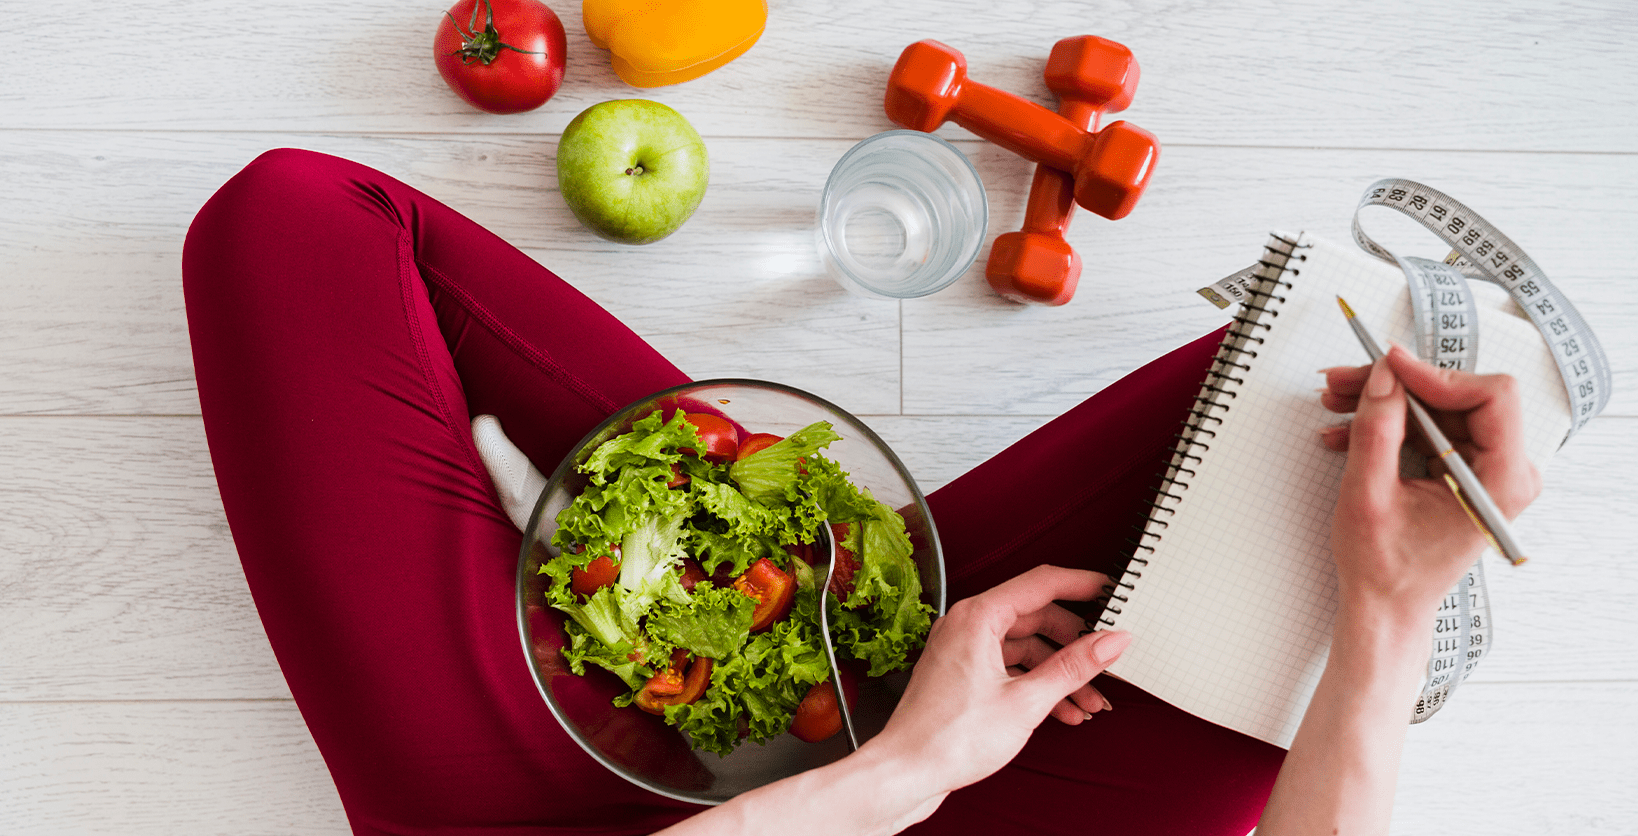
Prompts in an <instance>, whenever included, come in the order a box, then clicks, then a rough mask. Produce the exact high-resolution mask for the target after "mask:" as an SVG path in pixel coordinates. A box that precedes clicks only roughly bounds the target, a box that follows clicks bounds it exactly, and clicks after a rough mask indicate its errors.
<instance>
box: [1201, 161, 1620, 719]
mask: <svg viewBox="0 0 1638 836" xmlns="http://www.w3.org/2000/svg"><path fill="white" fill-rule="evenodd" d="M1370 206H1386V207H1389V208H1391V209H1396V210H1398V211H1399V212H1402V213H1404V214H1405V215H1407V216H1409V217H1411V218H1412V219H1414V220H1416V221H1417V222H1418V223H1420V224H1422V226H1423V227H1425V228H1427V229H1428V230H1430V231H1432V232H1433V233H1434V234H1435V235H1438V236H1439V238H1440V239H1441V240H1443V241H1444V242H1445V243H1446V244H1448V245H1449V246H1450V247H1451V252H1450V254H1449V255H1448V256H1446V257H1445V260H1444V261H1430V260H1428V259H1425V258H1414V257H1401V256H1398V255H1395V254H1394V253H1392V252H1390V251H1389V250H1388V249H1387V248H1386V247H1383V246H1382V245H1380V244H1378V243H1376V242H1375V241H1373V240H1371V238H1370V236H1368V235H1366V234H1365V231H1364V229H1363V227H1362V226H1361V225H1360V220H1359V219H1360V213H1361V212H1362V211H1364V210H1365V209H1366V208H1367V207H1370ZM1353 235H1354V242H1355V243H1357V244H1359V246H1360V247H1361V248H1362V249H1364V250H1365V251H1366V252H1368V253H1370V254H1371V255H1374V256H1376V257H1377V258H1380V259H1382V260H1383V261H1387V262H1388V263H1390V264H1394V265H1397V266H1398V267H1399V268H1400V270H1401V271H1402V272H1404V274H1405V280H1406V281H1407V282H1408V283H1409V284H1410V288H1411V315H1412V317H1413V319H1414V320H1415V326H1416V350H1417V353H1418V354H1419V355H1420V356H1421V357H1422V359H1423V360H1426V361H1428V362H1429V363H1432V364H1433V365H1435V366H1437V367H1439V368H1442V369H1462V370H1465V371H1473V370H1474V368H1475V364H1476V362H1477V358H1478V354H1479V318H1478V309H1477V306H1476V304H1475V301H1474V295H1473V290H1472V288H1471V287H1470V286H1469V284H1468V281H1467V280H1468V279H1469V278H1477V279H1482V280H1484V281H1488V282H1491V283H1492V284H1496V285H1499V286H1501V287H1502V288H1503V289H1505V290H1506V291H1507V293H1508V295H1509V296H1511V297H1512V299H1513V301H1514V302H1515V303H1516V304H1517V305H1518V306H1519V308H1520V309H1521V310H1522V311H1524V314H1525V316H1527V317H1529V319H1530V321H1531V322H1532V323H1534V324H1535V326H1536V330H1538V331H1540V332H1541V336H1542V338H1543V339H1545V340H1546V342H1547V346H1548V348H1549V350H1550V351H1551V352H1552V355H1553V362H1554V363H1555V364H1557V366H1558V373H1559V376H1560V377H1561V378H1562V379H1563V381H1564V388H1565V390H1566V391H1567V392H1568V394H1569V396H1570V417H1571V422H1570V429H1569V431H1568V432H1567V433H1566V434H1565V436H1564V440H1565V441H1568V440H1569V439H1570V437H1571V436H1573V435H1575V433H1576V432H1578V431H1579V430H1580V429H1581V428H1582V427H1584V426H1586V425H1587V422H1588V421H1591V420H1592V419H1593V417H1594V416H1596V415H1598V413H1599V412H1602V411H1603V409H1604V407H1605V405H1607V404H1608V403H1609V399H1610V393H1611V389H1612V386H1611V372H1610V363H1609V357H1608V356H1607V355H1606V354H1605V353H1604V348H1603V346H1602V345H1600V344H1599V342H1598V338H1597V337H1595V336H1594V335H1593V332H1592V329H1591V328H1589V327H1587V323H1586V320H1584V319H1582V317H1581V313H1580V312H1579V311H1577V310H1576V309H1575V306H1574V305H1572V304H1570V300H1569V299H1568V298H1567V297H1565V296H1564V294H1563V293H1561V292H1560V291H1559V289H1558V288H1557V287H1555V286H1554V285H1553V283H1552V282H1550V281H1548V280H1547V276H1546V274H1544V273H1542V271H1541V268H1540V267H1538V266H1536V263H1535V261H1533V260H1531V258H1530V257H1529V256H1528V255H1525V253H1524V250H1523V249H1520V248H1519V246H1518V245H1517V244H1515V243H1513V241H1512V239H1510V238H1508V237H1507V236H1506V235H1503V234H1502V233H1501V231H1500V230H1498V229H1496V227H1495V226H1493V225H1492V224H1491V223H1490V222H1488V221H1486V220H1485V219H1484V218H1482V217H1480V216H1479V214H1478V213H1477V212H1474V211H1473V210H1472V209H1469V208H1468V207H1467V206H1465V205H1463V204H1462V203H1461V202H1460V201H1458V200H1456V199H1455V198H1452V197H1450V196H1449V195H1447V194H1445V193H1443V192H1441V191H1439V190H1437V189H1434V188H1430V187H1428V186H1424V185H1422V184H1421V183H1417V182H1415V181H1412V180H1402V179H1397V178H1390V179H1385V180H1378V181H1377V182H1375V183H1372V184H1371V186H1370V188H1368V189H1366V190H1365V195H1364V196H1363V197H1362V198H1360V201H1359V205H1358V206H1357V207H1355V209H1354V219H1353ZM1258 269H1260V265H1253V266H1251V267H1248V268H1246V269H1244V270H1241V271H1239V272H1238V273H1235V274H1233V275H1231V276H1228V277H1227V278H1224V279H1222V280H1221V281H1218V282H1217V283H1215V284H1213V285H1211V286H1210V287H1204V288H1201V289H1200V295H1202V296H1204V297H1206V298H1207V299H1209V300H1211V302H1212V304H1214V305H1216V306H1217V307H1219V308H1227V307H1228V306H1229V305H1231V304H1234V303H1235V302H1244V301H1246V300H1247V299H1249V298H1250V297H1251V287H1252V285H1253V283H1255V282H1256V276H1255V275H1254V274H1255V272H1256V271H1257V270H1258ZM1494 629H1495V628H1494V625H1493V624H1492V621H1491V617H1490V594H1489V589H1488V588H1487V587H1486V585H1485V578H1484V565H1483V563H1482V561H1481V562H1479V563H1475V564H1473V568H1471V569H1469V570H1468V571H1467V573H1466V574H1465V575H1463V576H1462V578H1461V580H1459V581H1458V582H1457V583H1456V587H1455V588H1454V589H1452V590H1451V591H1450V592H1449V593H1448V594H1446V595H1445V598H1444V600H1443V601H1441V602H1440V605H1439V611H1438V612H1437V613H1436V614H1435V620H1434V628H1433V655H1432V657H1431V658H1430V659H1429V660H1428V670H1427V676H1426V678H1425V679H1424V682H1423V686H1422V693H1421V694H1420V696H1419V697H1418V698H1417V701H1416V708H1415V710H1414V712H1413V713H1412V715H1411V722H1412V723H1420V722H1422V721H1424V720H1426V719H1428V718H1429V717H1432V716H1433V715H1434V714H1435V713H1436V712H1438V710H1439V709H1440V708H1442V707H1443V706H1444V705H1445V703H1447V702H1449V701H1450V697H1451V694H1453V693H1455V691H1456V687H1457V686H1458V685H1460V684H1461V683H1462V682H1463V681H1465V680H1466V679H1467V676H1468V674H1470V673H1472V672H1473V669H1474V668H1475V667H1476V666H1477V665H1478V663H1479V659H1480V658H1482V657H1483V656H1484V655H1485V654H1486V653H1488V652H1489V649H1490V647H1491V646H1492V645H1493V643H1494V635H1495V634H1494Z"/></svg>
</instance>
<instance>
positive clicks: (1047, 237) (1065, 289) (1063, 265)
mask: <svg viewBox="0 0 1638 836" xmlns="http://www.w3.org/2000/svg"><path fill="white" fill-rule="evenodd" d="M1044 75H1045V77H1046V85H1047V89H1049V90H1051V91H1052V92H1053V93H1055V94H1057V96H1058V102H1059V103H1058V115H1059V116H1062V117H1064V118H1065V119H1066V120H1068V121H1069V122H1070V123H1072V124H1074V125H1075V126H1076V127H1081V128H1085V129H1086V130H1088V131H1090V132H1092V133H1096V132H1097V131H1098V123H1099V121H1100V120H1101V119H1102V118H1103V115H1104V114H1105V113H1118V112H1120V111H1122V110H1125V109H1126V108H1127V107H1128V106H1129V105H1130V104H1131V103H1132V97H1133V95H1134V94H1135V93H1136V92H1137V84H1138V76H1139V69H1138V63H1137V59H1136V58H1135V57H1134V56H1133V55H1132V51H1131V50H1130V49H1127V48H1126V47H1125V46H1124V45H1122V44H1119V43H1116V42H1114V41H1111V40H1109V39H1107V38H1100V37H1097V36H1095V35H1080V36H1077V37H1073V38H1065V39H1063V40H1061V41H1059V42H1058V43H1056V44H1054V45H1053V47H1052V53H1051V55H1050V56H1049V57H1048V58H1047V64H1046V72H1045V73H1044ZM1111 127H1113V126H1111ZM1074 188H1075V180H1074V178H1073V177H1072V176H1071V175H1070V174H1067V173H1065V172H1062V171H1059V170H1058V169H1055V168H1052V167H1051V166H1047V165H1043V164H1038V165H1037V166H1036V168H1035V180H1034V182H1033V183H1031V184H1030V189H1029V203H1028V205H1027V208H1026V209H1025V212H1024V228H1023V230H1022V231H1020V232H1008V233H1005V234H1003V235H1000V236H998V237H997V238H996V239H995V244H994V245H993V246H991V248H990V257H989V261H988V263H987V264H986V265H985V268H984V277H985V278H986V279H987V280H988V281H989V283H990V287H991V288H993V289H994V290H995V292H996V293H998V294H1000V295H1001V296H1003V297H1005V298H1007V299H1011V300H1013V301H1015V302H1032V303H1038V304H1044V305H1062V304H1064V303H1066V302H1068V301H1069V300H1070V299H1071V298H1073V297H1074V295H1075V287H1076V285H1077V283H1078V282H1079V280H1080V275H1081V258H1080V256H1079V255H1078V254H1076V252H1075V250H1074V248H1072V247H1070V246H1069V244H1068V242H1066V241H1065V240H1064V233H1065V232H1067V231H1068V229H1069V221H1070V219H1071V218H1072V217H1073V216H1074V212H1075V200H1074ZM1139 195H1141V191H1140V192H1139Z"/></svg>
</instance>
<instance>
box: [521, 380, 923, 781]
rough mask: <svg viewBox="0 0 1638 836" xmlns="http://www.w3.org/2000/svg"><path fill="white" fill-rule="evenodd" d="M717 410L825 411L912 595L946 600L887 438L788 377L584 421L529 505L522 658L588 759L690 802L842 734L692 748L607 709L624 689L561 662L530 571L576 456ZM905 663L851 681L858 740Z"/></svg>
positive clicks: (773, 777) (575, 484)
mask: <svg viewBox="0 0 1638 836" xmlns="http://www.w3.org/2000/svg"><path fill="white" fill-rule="evenodd" d="M679 407H680V408H682V409H684V410H685V411H687V412H690V413H693V412H715V413H717V414H719V415H722V416H723V417H725V418H728V419H729V420H730V421H732V422H734V423H735V424H737V425H738V426H739V428H740V432H741V438H742V439H743V438H744V437H745V436H746V435H749V434H750V433H758V432H762V433H774V434H777V435H781V436H785V435H789V434H790V433H791V432H793V431H795V430H798V429H801V428H802V427H805V426H808V425H809V424H812V423H814V422H815V421H828V422H830V423H831V425H832V426H833V429H834V430H835V432H836V433H837V434H838V435H840V436H841V440H839V441H835V442H832V443H831V444H830V446H829V447H827V448H825V450H824V451H823V452H824V455H825V456H826V457H828V458H830V459H832V460H834V461H836V462H837V463H838V464H839V465H840V466H841V468H842V469H843V470H844V471H846V472H847V473H848V474H849V476H850V478H851V481H852V482H853V483H854V484H855V485H857V486H860V487H863V488H868V489H869V490H870V492H871V493H872V494H874V495H875V498H876V499H878V500H880V501H882V502H883V503H886V504H887V505H888V506H889V507H891V508H893V509H895V510H897V511H898V512H899V513H900V514H902V515H903V516H904V518H905V524H906V528H907V531H908V533H909V535H910V540H911V543H912V545H913V546H914V548H915V551H914V554H913V555H912V560H914V561H915V563H916V566H917V568H918V569H919V570H920V573H921V582H922V601H923V602H924V603H925V604H927V605H928V606H930V607H932V608H933V610H934V612H936V613H939V614H942V613H943V612H944V606H945V590H944V572H943V568H944V565H943V556H942V553H941V551H940V548H939V541H938V533H937V531H935V529H934V527H933V520H932V516H931V514H930V513H929V511H928V508H927V500H926V498H925V497H923V496H922V493H921V491H920V489H918V488H917V487H916V483H915V481H914V480H913V479H912V478H911V477H910V473H909V472H908V471H907V470H906V469H905V467H904V464H903V463H902V462H900V461H899V458H898V456H896V455H894V453H893V451H892V450H890V449H889V448H888V447H887V445H886V443H884V442H883V441H882V440H881V438H880V437H878V436H877V435H876V433H874V432H873V431H871V429H870V428H869V427H866V426H865V425H864V424H863V423H861V422H860V421H859V419H857V418H855V417H853V416H852V415H850V414H848V413H847V412H846V411H845V410H843V409H842V408H841V407H838V406H836V405H835V404H832V403H830V402H828V401H825V400H823V399H821V398H818V397H816V396H814V395H811V394H808V393H806V392H803V391H801V390H798V389H794V388H791V387H789V386H783V385H780V384H777V383H768V382H764V381H758V380H732V379H721V380H705V381H699V382H696V383H687V384H683V385H681V386H677V387H673V388H671V389H667V390H665V391H663V392H659V393H657V394H655V395H651V396H649V397H647V398H644V399H643V400H640V401H638V402H636V403H634V404H631V405H630V406H627V407H625V408H624V409H622V410H620V411H619V412H617V413H615V414H614V415H612V416H610V417H609V418H608V419H607V420H605V421H604V422H603V423H602V424H601V425H599V426H598V427H597V428H596V429H594V430H592V432H591V433H590V434H588V435H587V436H586V438H585V439H583V440H582V441H581V443H580V445H579V446H578V447H577V448H576V450H575V452H573V453H572V454H570V455H569V456H568V457H567V458H565V459H564V461H563V462H562V463H561V464H559V465H558V466H557V469H556V470H555V471H554V472H553V473H552V474H551V476H550V478H549V479H548V481H547V483H546V488H545V490H544V491H542V493H541V496H540V499H539V501H538V502H536V504H535V510H534V514H533V516H532V517H531V518H530V521H529V526H528V529H527V531H526V532H525V533H524V537H523V548H522V549H521V552H520V554H519V557H518V576H517V588H518V627H519V631H520V633H521V635H522V639H523V650H524V655H525V658H526V659H527V660H528V663H529V667H530V669H531V671H532V673H533V675H534V678H535V684H536V685H537V686H538V687H539V689H540V693H541V696H542V697H544V698H545V700H546V705H547V706H548V707H549V708H550V710H551V712H552V714H553V715H554V716H555V717H556V718H557V720H558V722H559V723H561V724H562V725H563V728H564V729H566V730H567V731H568V732H569V735H570V736H571V737H573V738H574V739H575V741H576V742H577V743H579V744H580V746H581V747H582V748H584V749H585V750H586V752H587V753H588V754H590V755H591V756H592V757H593V758H595V759H597V760H598V761H599V762H600V763H602V764H603V765H604V766H606V767H608V768H609V769H611V770H613V771H614V772H615V773H616V774H618V775H620V776H622V777H624V778H626V779H627V780H629V781H631V782H633V783H635V784H637V785H639V786H642V787H644V788H646V789H649V790H652V791H653V792H656V793H659V794H661V795H664V796H668V797H671V798H675V799H679V800H682V801H689V802H694V803H698V804H720V803H722V802H724V801H726V800H728V799H730V798H732V797H734V796H735V795H738V794H740V793H743V792H746V791H748V790H752V789H755V788H757V787H759V786H762V785H764V784H769V783H772V782H774V781H777V780H780V779H781V778H785V777H788V776H791V775H795V774H797V773H799V772H803V771H805V770H808V769H812V768H814V767H819V766H823V765H825V764H828V763H832V762H834V761H837V760H839V759H841V758H842V757H844V756H845V755H847V754H848V741H847V735H846V734H845V733H841V734H836V735H833V736H831V737H830V738H828V739H826V740H823V741H820V742H818V743H805V742H803V741H801V740H798V739H797V738H795V737H793V736H791V735H790V734H783V735H779V736H777V737H775V738H773V739H771V740H768V741H767V742H766V743H763V744H760V745H759V744H757V743H755V742H748V741H747V742H742V743H741V744H740V745H739V746H738V748H736V749H734V750H733V752H731V753H730V754H728V755H726V756H719V755H717V754H714V753H711V752H706V751H695V750H694V749H693V748H692V747H691V745H690V743H689V741H688V739H687V738H686V736H685V735H684V734H682V733H681V732H680V731H678V730H677V729H675V728H673V727H671V726H668V725H666V724H665V722H664V720H663V719H662V718H661V717H658V716H655V715H651V714H648V713H646V712H644V711H642V710H641V709H639V708H637V707H636V706H628V707H624V708H616V707H615V706H614V705H613V702H612V701H613V700H614V698H615V697H616V696H618V695H621V694H624V693H628V692H629V689H627V688H626V686H625V684H624V683H623V682H621V680H620V679H619V678H618V677H616V676H615V675H614V674H612V673H609V672H608V671H605V670H603V669H601V668H598V667H595V666H593V665H587V666H586V668H585V674H584V675H583V676H582V675H576V674H574V673H572V672H571V671H570V670H569V666H568V664H567V662H565V660H564V658H563V655H562V652H561V650H562V648H563V647H564V646H565V644H566V643H567V640H568V639H567V635H566V634H565V632H564V621H565V619H566V618H567V616H565V615H564V614H563V613H562V612H560V611H558V610H556V609H553V608H551V607H549V606H547V605H546V603H545V597H544V595H545V588H546V584H548V583H550V580H549V579H548V578H547V577H546V576H545V575H542V574H540V573H539V569H540V566H541V564H542V563H545V562H546V561H549V560H551V558H552V557H554V556H556V554H557V549H556V548H555V547H553V546H552V545H551V540H552V535H553V534H554V533H555V532H556V531H557V516H558V514H559V512H561V511H562V510H563V509H564V508H566V507H568V505H569V503H570V502H572V501H573V500H574V498H575V497H576V496H577V495H579V493H580V492H581V490H582V489H584V487H585V484H586V478H587V477H586V476H585V475H584V474H582V473H579V472H578V471H577V470H576V469H575V468H576V465H578V464H580V463H582V462H584V461H586V459H587V457H588V456H589V455H590V453H591V451H592V450H593V449H595V448H596V447H597V446H598V445H600V444H602V443H603V442H604V441H607V440H608V439H610V438H613V437H614V436H616V435H620V434H621V433H624V432H627V431H628V430H630V429H631V425H632V423H633V422H634V421H636V420H637V419H639V418H642V417H644V416H646V415H649V414H650V413H652V412H653V411H654V410H656V409H663V410H665V413H666V414H667V415H670V414H671V413H672V412H674V411H675V410H676V409H677V408H679ZM908 680H909V671H902V672H899V673H895V674H889V675H887V676H884V677H879V678H872V679H865V680H862V681H861V682H860V683H859V690H858V696H857V700H856V702H855V704H854V708H853V719H854V724H855V727H856V729H857V731H858V735H859V739H860V742H861V743H862V742H863V741H864V740H867V739H869V738H870V737H872V736H874V735H875V734H876V733H877V732H879V731H880V730H881V729H882V727H883V726H884V725H885V724H886V722H887V718H888V716H889V715H890V714H891V713H892V711H893V708H894V706H896V705H897V704H898V699H899V695H900V694H902V693H903V690H904V686H905V684H906V683H907V682H908Z"/></svg>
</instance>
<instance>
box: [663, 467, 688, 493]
mask: <svg viewBox="0 0 1638 836" xmlns="http://www.w3.org/2000/svg"><path fill="white" fill-rule="evenodd" d="M686 484H688V474H686V473H684V472H682V466H681V465H676V464H673V465H671V481H669V482H667V483H665V486H666V487H668V488H680V487H682V486H683V485H686Z"/></svg>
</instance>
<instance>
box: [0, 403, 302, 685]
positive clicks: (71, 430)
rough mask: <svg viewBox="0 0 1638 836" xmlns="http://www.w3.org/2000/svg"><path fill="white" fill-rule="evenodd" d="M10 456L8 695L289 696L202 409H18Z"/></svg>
mask: <svg viewBox="0 0 1638 836" xmlns="http://www.w3.org/2000/svg"><path fill="white" fill-rule="evenodd" d="M0 461H4V462H5V463H6V465H5V467H4V468H3V469H0V601H3V604H0V701H4V700H21V699H28V700H122V699H153V698H168V699H222V698H288V697H289V696H290V691H289V689H288V688H287V687H286V686H285V684H284V677H283V676H282V675H281V674H280V673H279V669H278V664H277V663H276V662H275V661H274V659H273V650H272V648H271V647H269V646H268V643H267V636H266V634H265V633H263V632H262V625H261V621H260V620H259V619H258V617H257V615H256V608H255V605H254V604H253V603H252V602H251V599H250V590H249V588H248V587H246V585H245V579H244V574H243V572H242V571H241V570H240V568H239V559H238V555H237V553H236V552H235V551H234V549H233V542H232V538H231V536H230V534H229V533H228V529H227V520H226V519H225V518H224V517H223V515H222V504H221V499H220V497H219V495H218V494H217V491H216V479H215V477H214V475H213V474H212V472H211V466H210V456H209V453H208V452H207V450H206V446H205V434H204V428H203V427H202V426H201V423H200V421H199V419H198V418H158V419H153V418H150V419H124V418H73V419H68V418H44V419H42V418H8V419H4V420H0Z"/></svg>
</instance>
